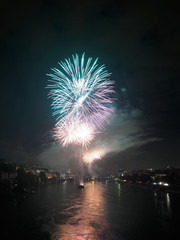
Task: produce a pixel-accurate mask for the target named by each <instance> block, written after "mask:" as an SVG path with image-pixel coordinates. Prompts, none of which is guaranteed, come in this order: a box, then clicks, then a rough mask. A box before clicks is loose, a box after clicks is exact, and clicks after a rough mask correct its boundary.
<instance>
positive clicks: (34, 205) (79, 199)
mask: <svg viewBox="0 0 180 240" xmlns="http://www.w3.org/2000/svg"><path fill="white" fill-rule="evenodd" d="M179 203H180V194H179V193H174V192H166V191H155V190H151V189H145V188H141V187H137V186H131V185H120V184H116V183H108V184H106V183H101V182H88V183H85V188H84V189H79V188H78V187H77V186H76V185H75V184H74V183H67V182H64V183H60V184H49V185H47V186H44V187H42V188H41V189H39V190H38V191H36V192H35V193H33V194H27V195H23V196H19V197H18V198H15V199H13V200H11V201H7V202H6V203H3V204H1V219H2V220H3V223H2V224H1V235H4V236H5V237H4V238H3V239H18V240H21V239H22V240H27V239H32V240H36V239H37V240H40V239H42V240H49V239H52V240H118V239H119V240H146V239H158V238H159V239H175V237H173V236H177V234H179V218H180V207H179Z"/></svg>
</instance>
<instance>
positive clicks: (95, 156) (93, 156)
mask: <svg viewBox="0 0 180 240" xmlns="http://www.w3.org/2000/svg"><path fill="white" fill-rule="evenodd" d="M103 156H104V151H103V149H100V148H99V149H94V150H92V151H89V152H87V153H86V154H84V156H83V160H84V161H85V163H86V164H91V163H92V162H93V161H94V160H99V159H101V158H102V157H103Z"/></svg>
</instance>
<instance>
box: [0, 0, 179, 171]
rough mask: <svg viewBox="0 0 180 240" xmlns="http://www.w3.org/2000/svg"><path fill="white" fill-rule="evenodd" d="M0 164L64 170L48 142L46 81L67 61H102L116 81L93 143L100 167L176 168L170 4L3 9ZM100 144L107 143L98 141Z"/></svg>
mask: <svg viewBox="0 0 180 240" xmlns="http://www.w3.org/2000/svg"><path fill="white" fill-rule="evenodd" d="M0 15H1V44H0V47H1V54H0V57H1V63H0V66H1V86H0V103H1V105H0V106H1V110H0V111H1V117H0V158H5V159H7V160H8V161H17V162H25V164H40V165H42V166H48V167H54V168H61V167H68V164H71V163H72V159H73V147H71V148H69V149H61V147H60V146H57V145H56V144H55V142H54V140H53V138H52V129H53V127H54V124H55V118H54V117H52V110H51V108H50V102H51V101H50V100H49V99H47V94H48V90H47V89H45V87H46V86H47V81H48V77H47V76H46V74H47V73H50V72H51V70H50V69H51V68H52V67H58V61H63V60H64V58H69V57H71V56H72V54H75V53H78V54H79V55H81V54H82V53H83V52H85V53H86V58H88V57H93V58H94V59H95V58H96V57H98V58H99V62H98V63H99V64H105V65H106V68H107V69H108V71H109V72H111V73H112V77H111V79H112V80H114V81H115V90H116V93H117V97H118V100H117V101H116V104H115V107H116V113H115V116H114V119H113V121H112V123H111V125H110V126H108V127H107V128H106V131H104V132H103V133H102V134H101V135H99V136H98V137H97V139H96V141H95V142H94V143H93V144H94V145H95V144H103V146H105V148H106V153H107V154H106V156H105V157H104V159H102V160H101V161H98V162H97V164H96V167H97V168H99V169H102V168H104V169H110V168H112V169H113V168H115V167H116V166H117V167H121V168H126V169H137V168H146V167H155V168H158V167H166V166H167V165H171V166H174V167H180V161H179V160H180V137H179V133H180V131H179V130H180V127H179V122H180V115H179V106H180V101H179V99H180V81H179V76H180V68H179V62H180V58H179V55H180V30H179V29H180V28H179V22H180V21H179V8H178V6H176V5H175V3H173V2H172V1H161V0H159V1H157V0H156V1H154V0H152V1H134V0H130V1H119V4H118V5H117V3H116V1H105V0H103V1H73V2H70V1H52V0H51V1H50V0H49V1H48V0H46V1H39V0H37V1H29V0H27V1H23V2H20V1H11V0H10V1H4V2H3V3H1V14H0ZM102 139H103V141H102Z"/></svg>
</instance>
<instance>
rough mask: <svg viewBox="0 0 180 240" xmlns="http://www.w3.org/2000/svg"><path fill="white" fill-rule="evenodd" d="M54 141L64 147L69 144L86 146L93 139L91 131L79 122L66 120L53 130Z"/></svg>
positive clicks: (87, 126) (86, 125)
mask: <svg viewBox="0 0 180 240" xmlns="http://www.w3.org/2000/svg"><path fill="white" fill-rule="evenodd" d="M54 137H55V139H56V140H57V141H58V142H59V143H60V144H62V146H63V147H66V146H67V145H69V144H74V145H82V146H85V147H86V146H87V145H88V144H89V143H90V142H91V141H92V140H93V138H94V131H93V129H92V128H91V127H90V126H89V125H88V124H87V123H83V122H80V121H79V120H75V119H73V118H72V119H70V120H66V121H65V122H64V123H63V124H62V125H58V126H57V127H56V128H55V129H54Z"/></svg>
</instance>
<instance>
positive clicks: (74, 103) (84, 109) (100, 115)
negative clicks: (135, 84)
mask: <svg viewBox="0 0 180 240" xmlns="http://www.w3.org/2000/svg"><path fill="white" fill-rule="evenodd" d="M97 61H98V59H96V60H95V61H94V62H93V61H92V58H89V59H88V60H87V62H85V59H84V54H83V55H82V57H81V58H79V56H78V55H77V54H76V55H75V56H72V60H70V59H65V62H60V63H59V65H60V67H61V70H59V69H57V68H53V69H52V71H53V73H52V74H48V76H50V77H51V80H49V82H50V83H49V85H48V88H49V89H50V91H49V94H48V96H49V97H50V98H51V99H52V104H51V107H52V109H53V115H54V116H57V119H56V126H57V129H58V130H57V129H56V130H55V132H56V134H55V135H56V137H57V134H58V132H59V134H60V135H59V136H60V139H61V140H60V142H61V143H62V144H63V146H66V145H68V143H69V144H70V143H75V142H76V140H75V136H74V139H73V140H72V138H71V137H70V135H69V134H68V133H69V130H68V129H69V127H70V123H71V124H72V128H71V130H72V129H74V126H75V125H76V126H75V128H77V123H83V124H85V125H84V126H87V129H88V128H89V127H90V128H91V129H93V130H94V132H97V131H99V130H101V129H102V128H103V127H104V126H105V124H106V123H109V121H110V117H111V115H112V113H113V110H112V109H113V108H112V103H113V101H114V98H113V97H112V95H113V93H114V87H113V82H112V81H110V80H109V76H110V73H108V72H107V70H105V66H104V65H102V66H100V67H98V64H97ZM73 121H75V123H73ZM80 125H81V124H80ZM63 131H64V132H63ZM75 131H76V130H75ZM75 135H76V134H75ZM65 136H67V138H66V139H65ZM88 136H89V137H90V138H89V140H87V142H90V141H91V140H92V139H93V137H92V134H89V135H88ZM88 136H87V137H88ZM76 139H77V143H78V141H79V140H78V138H76ZM81 143H82V145H84V144H85V140H84V139H83V140H82V142H81ZM81 143H80V141H79V144H81Z"/></svg>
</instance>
